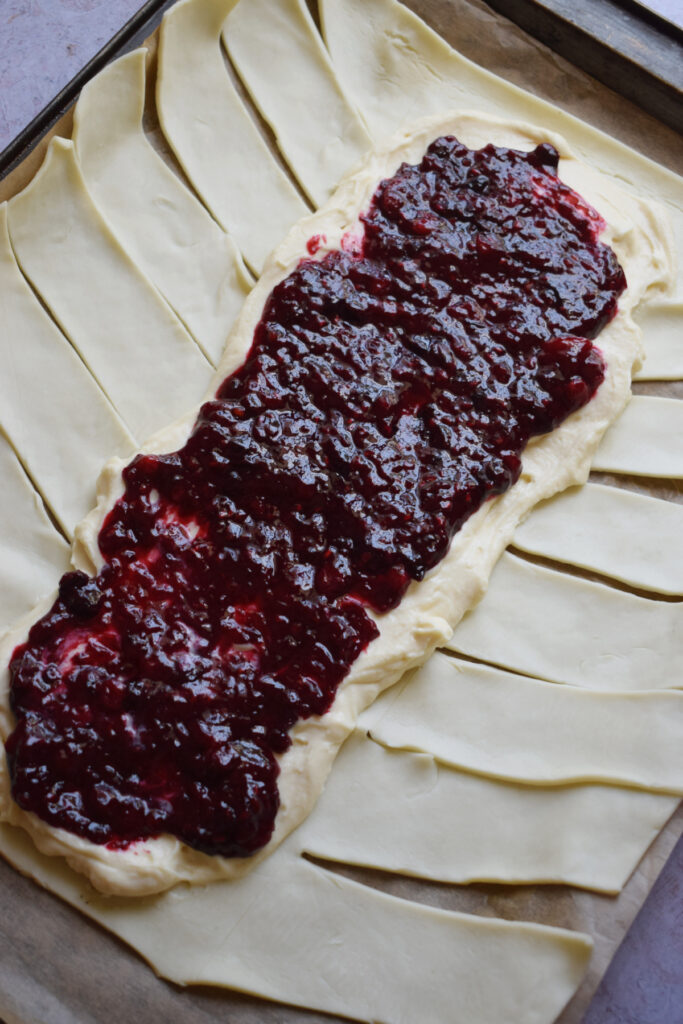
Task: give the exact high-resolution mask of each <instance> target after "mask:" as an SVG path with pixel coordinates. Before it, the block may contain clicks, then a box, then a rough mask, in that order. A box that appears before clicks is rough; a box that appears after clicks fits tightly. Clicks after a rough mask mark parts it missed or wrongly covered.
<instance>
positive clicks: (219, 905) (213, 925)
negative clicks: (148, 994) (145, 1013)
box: [0, 825, 592, 1024]
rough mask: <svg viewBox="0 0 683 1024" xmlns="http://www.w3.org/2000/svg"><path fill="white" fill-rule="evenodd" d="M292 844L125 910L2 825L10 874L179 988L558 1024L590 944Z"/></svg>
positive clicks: (366, 1010)
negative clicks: (237, 875) (397, 886)
mask: <svg viewBox="0 0 683 1024" xmlns="http://www.w3.org/2000/svg"><path fill="white" fill-rule="evenodd" d="M295 839H296V836H293V837H292V839H290V841H289V842H288V843H287V844H286V845H285V846H283V847H281V848H280V849H279V850H278V851H277V853H276V854H275V855H274V856H273V857H271V858H270V860H269V861H268V862H267V863H265V864H262V865H261V866H260V868H259V870H258V871H257V872H255V873H254V874H252V875H249V876H248V877H247V878H245V879H242V880H240V881H238V882H232V883H219V884H218V885H212V886H208V887H204V888H194V887H193V888H190V889H188V888H181V889H175V890H174V891H173V892H171V893H167V894H165V895H164V896H160V897H156V898H152V899H146V900H143V901H136V902H135V903H131V902H130V901H129V900H117V899H103V898H102V897H98V896H97V894H94V893H93V892H92V889H90V888H89V887H88V886H87V885H86V884H85V883H84V882H82V880H79V879H77V878H76V876H75V875H73V874H71V873H69V872H67V871H66V870H65V869H64V868H62V867H61V866H60V865H58V864H55V863H54V861H49V860H47V859H46V858H44V857H40V855H39V854H37V853H36V851H35V850H34V849H33V848H31V846H30V844H29V842H28V841H27V840H26V839H25V837H24V836H22V835H21V834H19V833H18V832H17V831H16V830H14V829H10V828H8V827H7V826H2V825H0V848H2V851H3V853H4V854H5V856H6V857H7V858H8V859H9V860H10V861H12V862H13V863H16V864H19V865H21V866H22V870H29V871H30V872H31V874H32V875H33V876H34V877H36V878H37V879H38V880H39V881H41V882H43V884H47V885H48V886H49V888H50V889H51V890H52V891H53V892H57V893H58V894H59V895H60V896H61V897H62V898H63V899H65V900H67V901H68V902H70V903H72V904H73V905H74V906H76V907H78V909H79V910H81V911H83V913H85V914H87V915H88V916H89V917H92V918H94V919H95V920H96V921H99V922H101V923H102V924H104V925H105V927H106V928H108V929H109V930H110V931H112V932H114V934H116V935H118V936H119V937H120V938H122V939H123V940H124V942H128V943H129V944H130V945H132V946H133V947H134V948H135V949H137V950H138V951H139V952H140V953H141V954H142V955H143V956H144V957H145V959H147V960H148V961H150V962H151V963H152V964H153V965H154V967H155V969H156V970H157V971H158V972H159V973H160V974H162V975H163V976H164V977H166V978H170V979H171V980H172V981H175V982H177V983H179V984H192V983H196V984H211V985H223V986H228V987H230V988H232V989H237V990H238V991H243V992H253V993H255V994H257V995H259V996H263V997H265V998H267V999H278V1000H281V1001H283V1002H288V1003H294V1004H296V1005H298V1006H306V1007H308V1008H309V1009H314V1010H319V1011H322V1012H326V1013H338V1014H342V1015H343V1016H344V1017H353V1018H356V1019H359V1020H364V1021H367V1020H374V1021H385V1022H387V1024H415V1022H416V1021H419V1022H420V1024H444V1022H446V1021H448V1024H502V1022H503V1021H505V1022H507V1021H510V1022H512V1021H514V1024H551V1022H552V1021H553V1020H555V1017H556V1016H557V1014H558V1013H559V1012H560V1010H561V1009H562V1007H563V1006H564V1004H565V1003H566V1002H567V1000H568V999H569V997H570V996H571V995H572V994H573V993H574V991H575V989H576V987H577V985H578V984H579V981H580V980H581V977H582V976H583V972H584V970H585V967H586V964H587V961H588V958H589V956H590V950H591V946H592V943H591V940H590V939H589V938H588V936H585V935H581V934H578V933H575V932H567V931H563V930H561V929H558V928H547V927H544V926H543V925H536V924H524V923H518V922H510V921H500V920H495V919H490V918H483V917H474V916H470V915H467V914H459V913H453V912H449V911H445V910H437V909H435V908H433V907H428V906H425V905H423V904H419V903H412V902H408V901H406V900H401V899H396V898H395V897H392V896H386V895H384V894H383V893H380V892H378V891H377V890H375V889H370V888H367V887H366V886H362V885H358V884H357V883H355V882H351V881H349V880H348V879H346V878H342V877H341V876H339V875H336V874H332V873H331V872H328V871H326V870H324V869H322V868H318V867H316V866H314V865H313V864H310V863H308V862H307V861H305V860H303V859H301V858H300V857H299V855H298V847H296V846H295V844H294V843H293V842H292V840H295ZM370 965H372V969H369V967H370Z"/></svg>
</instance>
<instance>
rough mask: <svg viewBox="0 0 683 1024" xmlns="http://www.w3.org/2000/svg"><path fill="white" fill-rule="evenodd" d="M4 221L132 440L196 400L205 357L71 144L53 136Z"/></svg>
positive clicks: (204, 378)
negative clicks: (135, 259)
mask: <svg viewBox="0 0 683 1024" xmlns="http://www.w3.org/2000/svg"><path fill="white" fill-rule="evenodd" d="M8 223H9V231H10V238H11V241H12V246H13V248H14V252H15V255H16V257H17V259H18V261H19V264H20V266H21V269H22V270H23V272H24V273H25V274H26V276H27V277H28V278H29V280H30V281H31V283H32V284H33V286H34V287H35V289H36V291H37V292H38V293H39V294H40V296H41V298H42V299H43V300H44V301H45V303H46V305H47V306H48V308H49V310H50V312H51V313H52V315H53V316H54V318H55V319H56V320H57V322H58V323H59V325H60V326H61V327H62V329H63V330H64V332H65V334H66V335H67V337H68V338H69V339H70V340H71V342H72V344H73V345H74V346H75V348H76V349H77V350H78V352H79V353H80V355H81V357H82V358H83V360H84V362H85V363H86V365H87V366H88V367H89V369H90V370H91V372H92V373H93V375H94V377H95V378H96V380H97V381H98V382H99V383H100V385H101V386H102V388H103V389H104V391H105V392H106V394H107V395H108V396H109V398H110V399H111V401H112V403H113V404H114V407H115V408H116V409H117V411H118V412H119V414H120V415H121V417H122V418H123V420H124V422H125V423H126V425H127V426H128V428H129V429H130V431H131V433H132V434H133V435H134V436H135V438H136V439H138V440H141V439H142V438H145V437H147V436H148V435H149V434H151V433H152V432H153V431H156V430H158V429H159V428H160V427H162V426H164V425H166V424H167V423H168V422H169V420H173V419H176V418H177V417H178V416H179V415H180V414H181V413H183V412H185V411H186V410H187V409H188V408H190V407H191V406H192V405H193V403H194V402H196V400H197V395H198V394H201V393H202V391H203V390H204V388H206V386H207V384H208V381H209V377H210V375H211V367H210V364H209V363H208V361H207V360H206V358H205V356H203V355H202V353H201V351H200V350H199V348H198V347H197V345H196V344H195V343H194V341H193V340H192V338H191V337H190V336H189V334H188V333H187V331H186V330H185V328H184V327H183V326H182V324H181V323H180V321H179V320H178V319H177V318H176V316H175V315H174V314H173V313H172V312H171V310H170V309H169V307H168V306H167V305H166V303H165V302H164V301H163V300H162V299H161V297H160V296H159V294H158V292H157V291H156V289H154V288H153V287H152V286H151V284H150V283H149V281H148V280H147V278H145V277H144V276H143V275H142V274H141V273H140V272H139V271H138V270H137V268H136V267H135V265H134V264H133V263H132V262H131V260H130V259H129V257H128V256H127V255H126V253H125V252H124V250H123V249H121V247H120V246H119V244H118V242H117V241H116V240H115V238H114V237H113V235H112V234H111V233H110V231H109V230H108V228H107V227H106V225H105V223H104V221H102V219H101V218H100V216H99V214H98V212H97V210H96V209H95V207H94V206H93V204H92V201H91V200H90V197H89V196H88V193H87V191H86V188H85V185H84V184H83V179H82V177H81V174H80V171H79V170H78V166H77V164H76V160H75V157H74V153H73V146H72V144H71V143H70V142H65V141H64V140H63V139H58V138H55V139H53V140H52V142H51V143H50V147H49V149H48V152H47V156H46V158H45V162H44V164H43V166H42V167H41V169H40V171H39V172H38V174H37V175H36V177H35V178H34V179H33V181H32V182H31V184H30V185H28V186H27V187H26V188H25V189H24V191H23V192H20V193H19V195H17V196H15V198H14V199H12V200H10V202H9V204H8ZM67 483H68V481H67Z"/></svg>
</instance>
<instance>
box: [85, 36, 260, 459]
mask: <svg viewBox="0 0 683 1024" xmlns="http://www.w3.org/2000/svg"><path fill="white" fill-rule="evenodd" d="M146 57H147V51H146V50H145V49H141V50H134V51H133V53H129V54H127V55H126V56H125V57H121V58H120V59H119V60H117V61H114V63H113V64H110V65H109V67H107V68H105V70H104V71H103V72H101V74H99V75H97V77H96V78H94V79H93V80H92V81H91V82H89V83H88V85H86V87H85V88H84V89H83V92H82V93H81V95H80V97H79V100H78V103H77V104H76V109H75V112H74V134H73V141H74V146H75V149H76V155H77V157H78V162H79V164H80V168H81V171H82V173H83V178H84V180H85V184H86V186H87V188H88V191H89V193H90V195H91V197H92V199H93V201H94V203H95V205H96V206H97V207H98V209H99V211H100V213H101V214H102V216H103V217H104V219H105V220H106V221H107V222H108V223H109V225H110V227H111V229H112V231H113V232H114V233H115V234H116V236H117V237H118V238H119V240H120V241H121V244H122V245H123V246H124V247H125V248H126V249H127V251H128V252H129V253H130V255H131V257H132V258H133V259H134V261H135V262H136V264H137V265H138V266H139V267H140V269H141V270H142V271H143V272H144V273H145V274H147V276H148V277H149V279H150V280H151V281H152V282H153V283H154V284H155V285H156V287H157V288H158V289H159V291H160V292H161V294H162V295H163V296H164V298H165V299H166V301H167V302H168V304H169V305H170V306H171V307H172V309H174V310H175V312H176V313H177V314H178V316H179V317H180V319H181V320H182V321H183V323H184V324H185V326H186V327H187V329H188V331H189V332H190V334H192V336H193V337H194V338H195V340H196V341H197V342H198V344H199V345H200V346H201V348H202V349H203V351H204V353H205V354H206V356H207V357H208V359H209V360H210V361H211V363H212V364H213V365H214V366H215V365H216V363H217V362H218V361H219V359H220V357H221V354H222V352H223V348H224V346H225V339H226V338H227V336H228V332H229V330H230V328H231V327H232V325H233V323H234V320H235V318H236V316H237V314H238V313H239V311H240V309H241V307H242V303H243V302H244V297H245V295H246V294H247V292H248V291H249V289H250V288H251V284H252V280H251V277H250V276H249V275H248V273H247V271H246V269H245V267H244V265H243V263H242V260H241V257H240V255H239V253H238V251H237V247H236V246H235V243H234V242H233V241H232V239H231V238H230V237H229V235H226V233H225V232H224V231H223V230H222V228H220V227H219V226H218V224H217V223H216V222H215V220H213V218H212V217H211V215H210V214H209V213H208V212H207V211H206V210H205V209H204V207H203V206H202V204H201V203H200V202H199V200H198V199H197V198H196V197H195V196H194V195H193V194H192V193H191V192H190V191H189V189H188V188H186V187H185V185H183V183H182V182H181V181H180V180H179V178H178V177H177V176H176V175H175V174H174V173H173V171H171V169H170V168H169V167H168V166H167V165H166V164H165V163H164V161H163V160H162V158H161V157H160V156H159V154H158V153H157V152H156V150H155V149H154V148H153V146H152V145H151V144H150V143H149V142H148V140H147V138H146V136H145V133H144V131H143V128H142V117H143V113H144V108H145V64H146ZM109 454H112V452H110V453H109Z"/></svg>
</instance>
